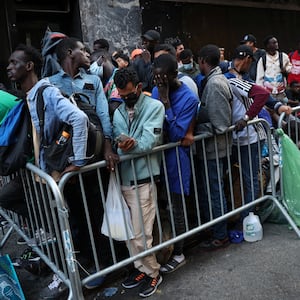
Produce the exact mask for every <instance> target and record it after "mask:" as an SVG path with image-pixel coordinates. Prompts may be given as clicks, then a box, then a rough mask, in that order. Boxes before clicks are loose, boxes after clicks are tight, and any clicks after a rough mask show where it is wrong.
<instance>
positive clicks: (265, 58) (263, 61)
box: [261, 53, 267, 71]
mask: <svg viewBox="0 0 300 300" xmlns="http://www.w3.org/2000/svg"><path fill="white" fill-rule="evenodd" d="M261 59H262V63H263V67H264V71H266V68H267V54H266V53H265V54H264V55H263V56H262V57H261Z"/></svg>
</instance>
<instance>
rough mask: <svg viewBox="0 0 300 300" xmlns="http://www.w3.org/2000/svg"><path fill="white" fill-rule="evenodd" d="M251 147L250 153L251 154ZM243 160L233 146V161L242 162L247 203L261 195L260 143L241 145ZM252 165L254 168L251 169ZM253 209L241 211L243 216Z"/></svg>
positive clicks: (241, 167) (241, 168)
mask: <svg viewBox="0 0 300 300" xmlns="http://www.w3.org/2000/svg"><path fill="white" fill-rule="evenodd" d="M249 148H250V155H249ZM240 153H241V162H239V161H238V148H237V147H236V146H233V147H232V161H233V163H234V162H237V163H239V164H240V170H242V178H243V190H244V200H245V204H247V203H250V202H252V201H253V200H255V199H256V198H257V197H258V195H259V183H258V166H259V155H258V143H253V144H251V145H245V146H240ZM250 166H251V168H252V170H251V169H250ZM251 210H252V209H248V210H244V211H243V212H242V213H241V218H242V219H243V218H245V217H246V216H247V215H248V214H249V211H251Z"/></svg>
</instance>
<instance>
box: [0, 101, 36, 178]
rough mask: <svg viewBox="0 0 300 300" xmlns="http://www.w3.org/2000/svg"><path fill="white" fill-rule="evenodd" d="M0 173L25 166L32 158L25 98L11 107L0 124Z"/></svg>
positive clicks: (3, 173) (30, 134)
mask: <svg viewBox="0 0 300 300" xmlns="http://www.w3.org/2000/svg"><path fill="white" fill-rule="evenodd" d="M0 134H1V140H2V141H1V142H0V175H1V176H7V175H11V174H13V173H15V172H17V171H18V170H19V169H20V168H23V167H25V165H26V163H27V161H29V160H30V159H31V158H33V142H32V125H31V117H30V113H29V110H28V107H27V104H26V101H25V100H21V101H20V102H19V103H18V104H17V105H16V106H15V107H13V108H12V109H11V110H10V112H9V113H8V115H7V116H6V117H5V120H4V121H3V122H2V124H1V126H0Z"/></svg>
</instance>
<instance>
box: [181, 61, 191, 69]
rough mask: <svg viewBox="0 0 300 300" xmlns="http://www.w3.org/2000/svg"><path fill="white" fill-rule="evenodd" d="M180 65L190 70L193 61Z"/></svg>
mask: <svg viewBox="0 0 300 300" xmlns="http://www.w3.org/2000/svg"><path fill="white" fill-rule="evenodd" d="M182 66H183V68H184V69H185V70H192V69H193V62H190V63H189V64H183V65H182Z"/></svg>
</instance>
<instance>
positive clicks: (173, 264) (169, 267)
mask: <svg viewBox="0 0 300 300" xmlns="http://www.w3.org/2000/svg"><path fill="white" fill-rule="evenodd" d="M185 263H186V260H185V258H184V259H183V260H182V261H181V262H179V261H177V260H176V259H175V258H174V256H173V257H171V258H170V259H169V260H168V262H167V263H166V264H164V265H162V266H161V267H160V269H159V271H160V272H161V273H164V274H169V273H172V272H174V271H176V270H177V269H179V268H180V267H182V266H183V265H185Z"/></svg>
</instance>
